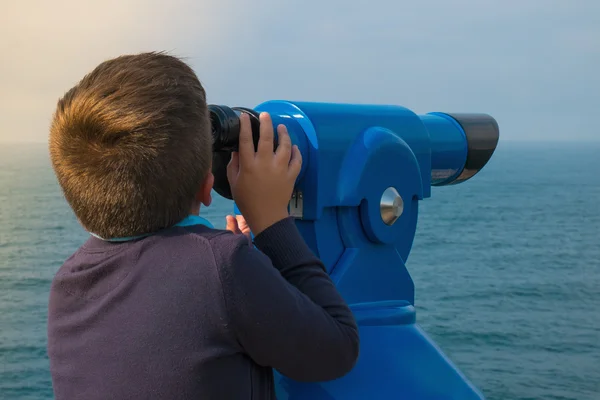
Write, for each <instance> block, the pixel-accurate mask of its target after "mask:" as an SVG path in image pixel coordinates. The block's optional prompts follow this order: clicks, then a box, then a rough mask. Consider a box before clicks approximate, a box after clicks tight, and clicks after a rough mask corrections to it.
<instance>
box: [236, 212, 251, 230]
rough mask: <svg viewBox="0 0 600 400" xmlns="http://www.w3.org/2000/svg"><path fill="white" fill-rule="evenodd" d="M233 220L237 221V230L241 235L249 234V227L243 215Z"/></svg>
mask: <svg viewBox="0 0 600 400" xmlns="http://www.w3.org/2000/svg"><path fill="white" fill-rule="evenodd" d="M235 219H236V220H237V225H238V228H239V229H240V231H241V232H242V233H243V234H246V233H250V227H249V226H248V223H247V222H246V218H244V216H243V215H236V216H235Z"/></svg>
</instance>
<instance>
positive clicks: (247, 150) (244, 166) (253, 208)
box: [227, 113, 302, 236]
mask: <svg viewBox="0 0 600 400" xmlns="http://www.w3.org/2000/svg"><path fill="white" fill-rule="evenodd" d="M277 133H278V135H279V146H278V147H277V151H276V152H275V153H274V152H273V140H274V134H273V122H272V121H271V117H270V116H269V114H267V113H261V114H260V140H259V142H258V151H256V152H255V151H254V144H253V142H252V130H251V127H250V119H249V118H248V115H246V114H245V113H242V115H241V116H240V144H239V153H235V152H234V153H232V155H231V161H230V163H229V165H228V166H227V178H228V179H229V184H230V186H231V193H232V194H233V199H234V200H235V202H236V204H237V206H238V208H239V209H240V211H241V212H242V214H243V215H244V217H245V218H246V221H247V222H248V225H249V226H250V229H251V230H252V232H253V233H254V235H256V236H258V235H259V234H260V233H261V232H262V231H263V230H265V229H266V228H268V227H269V226H271V225H273V224H275V223H276V222H278V221H280V220H282V219H284V218H286V217H288V215H289V214H288V209H287V208H288V204H289V202H290V199H291V197H292V191H293V190H294V183H295V182H296V178H297V177H298V174H299V173H300V168H301V166H302V156H301V155H300V151H299V150H298V147H297V146H293V147H292V141H291V139H290V135H289V134H288V132H287V129H286V127H285V125H279V126H278V127H277Z"/></svg>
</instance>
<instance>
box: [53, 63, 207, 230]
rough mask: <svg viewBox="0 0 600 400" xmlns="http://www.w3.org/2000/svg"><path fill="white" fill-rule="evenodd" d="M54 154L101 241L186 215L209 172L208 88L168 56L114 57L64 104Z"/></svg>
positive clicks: (72, 199) (66, 188)
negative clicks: (205, 89)
mask: <svg viewBox="0 0 600 400" xmlns="http://www.w3.org/2000/svg"><path fill="white" fill-rule="evenodd" d="M49 146H50V157H51V161H52V165H53V168H54V171H55V173H56V176H57V178H58V182H59V184H60V186H61V187H62V190H63V193H64V195H65V198H66V200H67V202H68V203H69V204H70V206H71V208H72V209H73V211H74V213H75V215H76V216H77V218H78V219H79V221H80V223H81V224H82V225H83V227H84V228H85V229H86V230H88V231H89V232H92V233H94V234H96V235H99V236H101V237H104V238H115V237H129V236H136V235H141V234H147V233H152V232H156V231H158V230H160V229H163V228H166V227H169V226H171V225H174V224H176V223H177V222H179V221H180V220H182V219H183V218H185V217H186V216H187V215H188V214H189V212H190V209H191V207H192V205H193V202H194V197H195V194H196V193H197V192H198V190H199V189H200V187H201V185H202V183H203V181H204V179H205V178H206V177H207V175H208V173H209V172H210V168H211V155H212V149H211V147H212V137H211V131H210V119H209V116H208V108H207V104H206V94H205V91H204V88H203V87H202V85H201V84H200V82H199V80H198V78H197V77H196V75H195V73H194V72H193V71H192V69H191V68H190V67H189V66H188V65H186V64H185V63H184V62H182V61H181V60H179V59H177V58H175V57H172V56H169V55H166V54H162V53H144V54H138V55H127V56H121V57H118V58H115V59H112V60H108V61H105V62H103V63H102V64H100V65H99V66H98V67H96V68H95V69H94V70H93V71H92V72H91V73H90V74H88V75H86V76H85V77H84V78H83V79H82V80H81V81H80V82H79V83H78V84H77V85H76V86H75V87H73V88H72V89H71V90H69V91H68V92H67V93H66V94H65V96H64V97H63V98H62V99H60V100H59V102H58V107H57V110H56V112H55V115H54V118H53V121H52V125H51V128H50V140H49Z"/></svg>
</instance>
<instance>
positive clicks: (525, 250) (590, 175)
mask: <svg viewBox="0 0 600 400" xmlns="http://www.w3.org/2000/svg"><path fill="white" fill-rule="evenodd" d="M599 154H600V142H596V143H569V142H554V143H553V142H548V143H544V142H531V143H526V142H505V141H502V140H501V142H500V143H499V146H498V149H497V150H496V153H495V154H494V156H493V157H492V159H491V160H490V162H489V163H488V165H486V167H485V168H484V169H483V170H482V171H481V172H480V173H479V174H478V175H476V176H475V177H474V178H473V179H471V180H470V181H467V182H465V183H462V184H459V185H454V186H448V187H439V188H437V187H436V188H433V190H432V196H431V198H428V199H425V200H423V201H422V202H420V208H419V222H418V228H417V234H416V238H415V241H414V245H413V248H412V251H411V254H410V256H409V259H408V262H407V265H408V268H409V271H410V273H411V275H412V277H413V280H414V282H415V286H416V304H415V305H416V309H417V322H418V323H419V324H420V325H421V326H422V328H423V329H424V330H425V331H426V332H427V333H428V334H429V335H430V336H431V337H432V338H433V339H434V340H435V341H436V342H437V344H438V345H439V346H440V347H441V348H442V350H443V351H444V352H445V353H446V355H448V357H449V358H450V359H451V360H452V361H453V362H454V363H455V364H456V366H457V367H458V368H459V369H460V370H461V371H462V372H463V373H464V374H465V375H466V376H467V377H468V378H469V379H470V380H471V381H472V382H473V383H474V384H475V385H476V386H477V387H478V388H479V389H480V390H481V391H482V392H483V394H484V395H485V396H486V398H487V399H495V400H510V399H522V400H525V399H545V400H559V399H560V400H567V399H569V400H571V399H572V400H599V399H600V161H599V160H600V157H599ZM397 173H399V174H401V173H402V171H397ZM231 209H232V205H231V202H229V201H226V200H224V199H222V198H217V199H216V201H215V202H214V204H213V205H212V206H211V207H209V208H208V209H206V210H205V211H206V213H205V214H204V216H206V217H207V218H208V219H209V220H211V221H212V222H213V223H214V224H215V225H216V226H217V227H221V228H223V227H224V225H225V219H224V218H225V215H226V214H227V213H229V212H231ZM86 238H87V234H86V233H85V232H84V231H83V229H82V228H80V227H79V226H78V224H77V221H76V219H75V217H74V215H73V213H72V212H71V210H70V209H69V207H68V206H67V203H66V202H65V200H64V198H63V197H62V194H61V192H60V189H59V187H58V185H57V183H56V180H55V178H54V175H53V172H52V170H51V167H50V164H49V160H48V156H47V148H46V146H45V145H44V144H19V145H6V144H2V145H0V399H2V400H5V399H6V400H29V399H52V398H53V394H52V386H51V380H50V374H49V363H48V358H47V354H46V316H47V302H48V290H49V287H50V281H51V279H52V277H53V275H54V273H55V272H56V270H57V269H58V268H59V267H60V265H61V263H62V262H63V261H64V260H65V259H66V258H67V257H68V256H69V255H70V254H71V253H72V252H73V251H74V250H75V249H76V248H77V247H78V246H79V245H80V244H81V243H83V242H84V241H85V240H86Z"/></svg>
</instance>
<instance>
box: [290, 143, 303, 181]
mask: <svg viewBox="0 0 600 400" xmlns="http://www.w3.org/2000/svg"><path fill="white" fill-rule="evenodd" d="M301 169H302V154H300V149H298V146H296V145H294V147H292V159H291V160H290V166H289V172H290V175H292V176H293V177H294V179H296V178H297V177H298V175H299V174H300V170H301Z"/></svg>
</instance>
